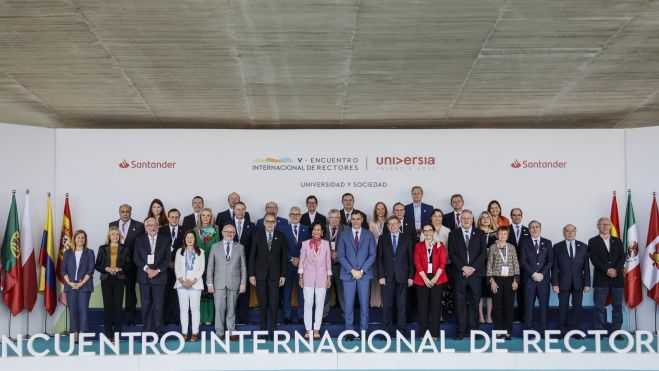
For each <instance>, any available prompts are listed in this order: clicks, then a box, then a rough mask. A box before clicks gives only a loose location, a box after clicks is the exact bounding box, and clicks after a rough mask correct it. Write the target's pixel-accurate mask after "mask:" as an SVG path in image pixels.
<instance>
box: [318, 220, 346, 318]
mask: <svg viewBox="0 0 659 371" xmlns="http://www.w3.org/2000/svg"><path fill="white" fill-rule="evenodd" d="M346 229H348V227H346V226H345V225H343V224H341V213H340V212H339V210H338V209H331V210H330V211H329V212H328V213H327V234H326V235H325V237H324V239H326V240H327V241H329V243H330V251H331V258H332V286H330V288H329V289H327V294H326V295H325V310H324V311H323V318H327V314H328V313H329V310H330V290H332V288H334V290H335V293H336V301H337V302H338V303H339V308H341V311H344V306H343V281H342V280H341V264H340V263H339V256H338V253H337V251H336V245H337V244H338V242H339V237H340V236H341V233H342V232H343V231H344V230H346Z"/></svg>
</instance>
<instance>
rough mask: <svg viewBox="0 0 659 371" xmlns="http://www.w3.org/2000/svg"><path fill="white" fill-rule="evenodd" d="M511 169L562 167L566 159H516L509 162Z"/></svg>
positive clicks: (565, 163)
mask: <svg viewBox="0 0 659 371" xmlns="http://www.w3.org/2000/svg"><path fill="white" fill-rule="evenodd" d="M510 167H512V168H513V169H520V168H522V169H564V168H566V167H567V161H529V160H522V161H521V162H520V161H519V160H517V159H515V161H513V162H512V163H510Z"/></svg>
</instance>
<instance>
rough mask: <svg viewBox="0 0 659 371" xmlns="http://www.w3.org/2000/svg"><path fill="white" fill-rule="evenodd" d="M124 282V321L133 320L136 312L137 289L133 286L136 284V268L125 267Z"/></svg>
mask: <svg viewBox="0 0 659 371" xmlns="http://www.w3.org/2000/svg"><path fill="white" fill-rule="evenodd" d="M124 281H125V282H124V283H125V284H126V306H125V308H124V309H125V310H126V321H127V322H135V314H136V312H137V293H136V292H137V291H136V288H135V286H136V285H137V269H136V268H135V267H131V268H129V269H126V279H125V280H124Z"/></svg>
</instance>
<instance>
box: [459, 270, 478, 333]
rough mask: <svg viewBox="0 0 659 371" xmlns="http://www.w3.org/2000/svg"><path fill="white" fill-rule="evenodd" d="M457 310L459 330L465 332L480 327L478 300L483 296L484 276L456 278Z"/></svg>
mask: <svg viewBox="0 0 659 371" xmlns="http://www.w3.org/2000/svg"><path fill="white" fill-rule="evenodd" d="M453 282H454V284H453V286H454V288H455V312H456V314H457V319H458V323H457V325H458V326H457V332H458V333H464V332H466V331H469V330H476V329H478V302H479V300H480V298H481V287H482V286H483V280H482V277H480V276H479V277H475V276H474V275H472V276H469V277H467V278H465V277H459V278H455V279H454V280H453Z"/></svg>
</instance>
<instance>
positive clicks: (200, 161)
mask: <svg viewBox="0 0 659 371" xmlns="http://www.w3.org/2000/svg"><path fill="white" fill-rule="evenodd" d="M653 130H654V131H653ZM644 131H647V132H644ZM0 132H1V133H2V135H0V138H1V139H0V143H1V144H2V146H0V153H1V154H3V155H4V156H3V158H4V159H11V161H10V160H5V161H3V164H2V165H1V166H2V168H1V169H3V170H4V169H6V170H7V171H5V172H3V173H2V174H9V175H11V176H7V177H5V176H3V177H1V178H0V186H1V187H2V188H0V192H3V193H5V194H6V195H5V197H0V217H2V218H3V220H4V215H7V214H6V213H7V210H8V203H9V199H10V195H11V194H10V191H11V189H23V188H25V186H27V185H29V184H38V188H39V189H37V185H32V186H31V188H32V190H33V191H32V192H33V193H34V197H33V198H32V205H33V207H32V214H33V219H34V222H33V228H34V230H35V243H36V244H37V245H38V243H39V242H40V240H41V237H40V233H41V229H42V228H43V218H44V215H45V192H46V191H47V190H48V189H49V190H51V191H53V192H56V196H55V198H54V201H55V205H56V207H55V208H54V213H55V229H56V231H55V235H56V238H58V237H59V229H60V225H59V223H61V213H62V210H61V209H62V204H63V202H62V200H63V198H64V193H66V192H68V193H70V194H71V211H72V214H73V217H72V219H73V224H74V228H75V229H78V228H82V229H85V230H86V231H87V232H88V234H89V238H90V246H92V247H93V248H94V249H96V247H97V246H98V245H100V244H101V243H102V241H103V238H104V235H105V233H106V228H107V223H108V222H109V221H110V220H116V219H117V218H118V205H119V204H121V203H123V202H127V203H129V204H131V205H133V216H134V218H136V219H143V218H144V217H145V216H146V213H147V208H148V205H149V203H150V201H151V200H152V199H153V198H155V197H157V198H160V199H161V200H162V201H163V202H164V204H165V207H166V208H167V209H169V208H172V207H176V208H179V209H180V210H181V211H182V213H183V215H186V214H188V213H190V212H191V207H190V200H191V198H192V197H193V196H194V195H197V194H199V195H202V196H203V197H204V198H205V200H206V205H207V206H208V207H211V208H212V209H213V211H214V213H217V212H218V211H221V210H224V209H226V207H227V204H226V196H227V194H228V193H229V192H231V191H237V192H239V193H240V194H241V196H242V199H243V201H245V202H246V203H247V207H248V211H250V213H251V214H252V218H253V219H254V220H256V219H258V218H260V217H262V214H263V209H264V204H265V203H266V202H267V201H269V200H275V201H277V202H278V203H279V210H280V212H279V214H280V216H283V217H286V214H287V210H288V208H289V207H290V206H293V205H298V206H300V207H304V200H305V197H306V196H307V195H308V194H315V195H316V196H317V197H318V199H319V209H320V211H321V212H322V213H324V214H325V213H326V211H327V210H328V209H330V208H333V207H336V208H340V206H341V202H340V198H341V194H343V193H344V192H352V193H353V194H354V195H355V199H356V207H357V208H359V209H361V210H363V211H364V212H366V213H367V215H369V218H370V217H371V215H372V207H373V205H374V203H375V202H376V201H380V200H381V201H384V202H385V203H386V204H387V205H388V207H389V209H390V211H391V206H392V205H393V203H394V202H396V201H402V202H404V203H408V202H410V196H409V190H410V187H411V186H412V185H415V184H419V185H421V186H423V187H424V189H425V197H424V201H425V202H427V203H430V204H433V205H435V206H438V207H440V208H442V209H443V210H445V211H450V207H449V197H450V195H451V194H452V193H456V192H460V193H462V194H463V195H464V197H465V201H466V207H468V208H471V209H473V210H474V212H476V213H478V212H479V211H481V210H483V209H484V208H485V207H486V205H487V203H488V202H489V201H490V200H491V199H497V200H499V202H500V203H501V204H502V206H503V209H504V213H505V214H508V213H509V212H510V209H511V208H512V207H521V208H522V209H523V210H524V221H525V223H528V222H529V221H530V220H532V219H538V220H540V221H541V222H542V223H543V235H545V237H547V238H549V239H551V240H552V241H553V242H558V241H559V240H560V239H562V235H561V229H562V226H563V225H564V224H566V223H572V224H575V225H576V226H577V228H578V233H577V237H578V238H579V239H580V240H583V241H586V240H587V239H588V238H589V237H591V236H593V235H595V234H596V228H595V222H596V219H597V218H598V217H599V216H602V215H609V211H610V202H611V192H612V191H613V190H617V191H618V192H619V194H620V195H621V197H620V198H619V205H620V212H621V217H622V218H624V202H625V197H624V191H625V189H626V188H627V187H628V186H630V187H632V188H634V186H635V184H636V183H637V182H638V184H639V189H638V190H639V191H640V190H641V189H640V184H646V185H647V187H648V189H650V188H652V187H653V186H652V184H655V185H656V184H657V180H656V178H654V179H653V180H652V181H650V182H648V180H647V178H644V177H642V174H641V172H642V171H645V169H648V168H650V167H651V166H652V159H653V158H657V151H658V150H657V149H656V146H652V144H653V143H652V140H651V135H650V134H654V135H655V136H656V133H657V129H656V128H652V129H631V130H630V129H627V130H617V129H615V130H419V131H415V130H409V131H401V130H350V131H347V130H346V131H340V130H295V131H293V130H291V131H288V130H277V131H253V130H249V131H241V130H97V129H96V130H91V129H90V130H86V129H85V130H82V129H57V130H51V129H39V128H29V127H23V126H12V125H1V126H0ZM37 133H39V134H38V138H37V139H35V135H37ZM10 138H11V139H10ZM17 139H20V140H17ZM22 140H24V141H25V142H26V143H29V144H30V145H32V144H33V143H35V144H37V145H34V148H35V149H34V150H32V151H31V152H29V153H28V154H26V155H25V156H17V155H16V154H17V153H21V152H20V151H22V150H24V149H25V148H26V145H25V144H21V141H22ZM5 142H7V144H5ZM43 142H48V143H43ZM643 148H645V150H643ZM635 151H636V152H635ZM643 151H645V152H643ZM648 153H650V154H651V156H649V155H648ZM53 154H54V156H53ZM382 157H390V158H392V157H393V158H399V159H401V160H405V159H406V158H407V160H408V161H414V162H415V164H410V165H397V166H391V165H378V160H381V159H382ZM413 157H417V158H416V159H412V158H413ZM418 157H422V158H423V160H424V162H425V163H424V164H419V163H420V161H419V158H418ZM42 158H50V162H49V161H44V160H42ZM266 158H273V159H283V161H288V160H287V158H288V159H290V161H291V162H284V163H280V164H283V165H287V166H289V168H290V169H289V170H255V168H258V167H259V166H264V165H277V163H272V162H270V163H263V162H259V161H258V160H265V159H266ZM430 158H432V159H433V160H434V164H428V162H429V161H430ZM626 158H627V159H626ZM346 159H350V160H346ZM124 160H125V161H126V163H127V164H128V165H129V167H128V168H122V167H120V166H119V164H120V163H122V162H124ZM133 161H136V162H168V163H170V165H168V166H169V168H133V167H132V163H133ZM328 161H330V162H331V161H334V162H335V163H336V162H338V163H339V165H344V168H342V169H341V170H332V169H321V170H318V169H317V168H314V169H313V170H312V169H310V168H309V167H311V166H317V165H322V164H323V162H328ZM348 161H349V162H348ZM525 161H526V163H528V162H529V161H530V162H536V161H541V162H543V163H550V164H551V163H554V164H555V163H556V162H557V161H558V162H564V163H565V164H564V165H563V167H560V168H537V167H536V168H531V167H527V166H526V165H525V164H526V163H525ZM513 163H519V164H520V165H522V166H521V167H519V168H515V167H513V166H511V165H512V164H513ZM626 163H627V164H628V166H626ZM300 166H301V168H300ZM654 166H655V167H654V169H656V165H654ZM634 169H639V170H638V171H637V172H638V173H639V176H636V175H635V174H636V173H635V171H636V170H634ZM655 177H656V171H655ZM313 182H316V183H318V182H324V183H325V184H323V185H322V186H319V185H318V184H315V185H313V184H311V183H313ZM354 182H359V184H357V185H355V184H353V183H354ZM341 183H343V185H341ZM636 194H637V195H638V196H636V198H635V205H636V207H637V209H636V210H637V211H636V217H637V221H639V232H640V234H641V239H642V240H643V241H644V240H645V230H646V229H647V218H648V216H647V215H646V214H647V213H648V211H647V210H648V209H649V201H647V202H641V201H645V200H644V199H643V200H642V199H641V198H640V193H638V192H637V193H636ZM22 197H23V195H22V194H21V195H20V197H19V211H20V212H21V213H22V208H21V207H20V206H21V205H22ZM645 203H648V204H647V205H645ZM4 224H5V223H4V221H2V222H0V230H4V227H5V225H4ZM36 248H37V250H38V246H37V247H36ZM552 300H553V304H556V298H555V297H554V298H553V299H552ZM585 301H586V302H585V305H592V297H591V296H590V295H589V296H587V297H586V299H585ZM41 305H42V298H41V297H39V301H38V303H37V307H40V306H41ZM645 305H646V303H645V302H644V304H643V306H644V308H645ZM0 307H2V309H1V310H2V311H3V312H2V315H4V316H6V307H4V306H0ZM644 310H646V311H649V310H652V312H645V316H646V317H647V314H648V313H654V305H651V308H650V307H648V308H645V309H644ZM639 314H640V311H639ZM0 318H2V317H0ZM15 321H16V320H15ZM23 321H25V320H23ZM41 321H43V318H41ZM31 322H32V321H31ZM649 322H651V321H649ZM12 323H14V322H12ZM639 324H640V325H641V327H642V328H650V327H652V328H653V327H654V324H653V323H644V322H642V321H639ZM31 326H32V327H34V326H33V325H31ZM14 327H15V326H14V325H12V333H16V332H15V331H14ZM0 329H2V327H0Z"/></svg>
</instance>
